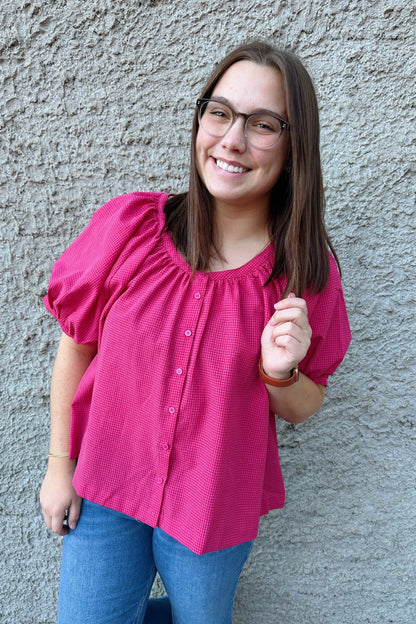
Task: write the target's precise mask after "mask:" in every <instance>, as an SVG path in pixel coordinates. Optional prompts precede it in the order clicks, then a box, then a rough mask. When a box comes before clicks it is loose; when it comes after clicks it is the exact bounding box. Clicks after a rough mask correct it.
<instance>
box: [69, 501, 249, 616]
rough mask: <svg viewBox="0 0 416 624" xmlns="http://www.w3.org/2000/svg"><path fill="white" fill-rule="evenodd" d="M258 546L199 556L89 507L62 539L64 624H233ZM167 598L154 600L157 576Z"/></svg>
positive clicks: (132, 521)
mask: <svg viewBox="0 0 416 624" xmlns="http://www.w3.org/2000/svg"><path fill="white" fill-rule="evenodd" d="M252 545H253V542H245V543H243V544H240V545H238V546H233V547H231V548H225V549H223V550H219V551H217V552H212V553H207V554H205V555H196V554H195V553H193V552H192V551H191V550H189V548H186V547H185V546H183V545H182V544H180V543H179V542H178V541H177V540H175V539H173V538H172V537H170V536H169V535H167V533H165V532H164V531H162V530H161V529H153V528H152V527H149V526H148V525H146V524H143V523H142V522H138V521H137V520H135V519H134V518H130V517H129V516H126V515H124V514H121V513H119V512H116V511H113V510H111V509H107V508H106V507H101V506H100V505H96V504H95V503H91V502H90V501H87V500H84V501H83V503H82V510H81V516H80V519H79V522H78V525H77V528H76V529H74V530H73V531H70V532H69V534H68V535H66V536H65V537H64V547H63V554H62V569H61V584H60V591H59V619H58V622H59V624H231V621H232V609H233V602H234V596H235V591H236V588H237V583H238V579H239V577H240V574H241V571H242V569H243V566H244V563H245V562H246V560H247V558H248V556H249V554H250V551H251V548H252ZM156 570H157V571H158V572H159V574H160V577H161V578H162V581H163V584H164V586H165V589H166V591H167V593H168V598H161V599H154V600H149V594H150V590H151V588H152V584H153V580H154V578H155V575H156Z"/></svg>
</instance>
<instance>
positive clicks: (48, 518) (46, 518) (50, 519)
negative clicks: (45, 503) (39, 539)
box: [42, 509, 52, 530]
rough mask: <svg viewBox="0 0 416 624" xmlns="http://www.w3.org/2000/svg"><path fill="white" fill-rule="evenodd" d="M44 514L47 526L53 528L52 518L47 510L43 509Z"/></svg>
mask: <svg viewBox="0 0 416 624" xmlns="http://www.w3.org/2000/svg"><path fill="white" fill-rule="evenodd" d="M42 515H43V519H44V520H45V524H46V526H47V528H48V529H49V530H51V529H52V518H51V516H50V515H49V514H47V513H46V511H43V509H42Z"/></svg>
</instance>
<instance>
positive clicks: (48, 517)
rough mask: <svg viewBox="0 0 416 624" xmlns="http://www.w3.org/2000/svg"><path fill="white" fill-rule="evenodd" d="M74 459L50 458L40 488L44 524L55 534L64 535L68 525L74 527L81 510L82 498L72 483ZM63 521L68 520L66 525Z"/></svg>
mask: <svg viewBox="0 0 416 624" xmlns="http://www.w3.org/2000/svg"><path fill="white" fill-rule="evenodd" d="M74 469H75V461H74V460H70V459H67V458H61V457H59V458H50V459H49V466H48V470H47V472H46V475H45V478H44V480H43V484H42V487H41V490H40V504H41V507H42V513H43V517H44V519H45V523H46V526H47V527H48V529H51V530H52V531H53V532H54V533H56V534H57V535H66V534H67V533H68V526H69V528H70V529H75V527H76V526H77V522H78V518H79V514H80V511H81V503H82V498H81V497H80V496H78V494H77V493H76V491H75V490H74V487H73V485H72V477H73V475H74ZM64 521H67V522H68V526H67V525H66V523H65V524H64Z"/></svg>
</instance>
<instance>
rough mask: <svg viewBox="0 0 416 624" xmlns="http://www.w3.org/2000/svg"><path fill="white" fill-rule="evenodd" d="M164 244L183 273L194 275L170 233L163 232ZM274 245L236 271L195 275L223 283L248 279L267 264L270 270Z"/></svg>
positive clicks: (198, 273)
mask: <svg viewBox="0 0 416 624" xmlns="http://www.w3.org/2000/svg"><path fill="white" fill-rule="evenodd" d="M163 242H164V246H165V249H166V250H167V252H168V253H169V255H170V257H171V259H172V261H173V262H174V263H175V264H176V265H177V266H178V267H179V268H181V269H182V270H183V271H185V272H186V273H188V274H192V268H191V266H190V265H189V264H188V263H187V261H186V260H185V259H184V258H183V257H182V256H181V254H180V253H179V251H178V250H177V249H176V247H175V245H174V244H173V241H172V237H171V235H170V232H168V231H166V230H165V231H164V232H163ZM273 255H274V253H273V243H272V242H270V243H269V244H268V245H266V247H265V248H264V249H263V250H262V251H261V252H260V253H259V254H257V256H254V258H252V259H251V260H249V261H248V262H246V264H243V265H242V266H240V267H238V268H236V269H225V270H223V271H207V272H204V271H195V275H197V276H198V277H201V278H204V279H208V280H212V281H221V280H228V279H235V278H239V277H246V276H248V275H252V274H253V273H255V272H256V270H257V269H259V268H260V267H263V266H265V265H266V264H269V265H270V270H271V267H272V264H273Z"/></svg>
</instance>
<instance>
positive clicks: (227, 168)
mask: <svg viewBox="0 0 416 624" xmlns="http://www.w3.org/2000/svg"><path fill="white" fill-rule="evenodd" d="M215 164H216V165H217V167H219V168H220V169H223V170H224V171H228V172H229V173H245V172H246V171H249V169H246V168H245V167H236V166H235V165H229V164H228V163H226V162H224V161H223V160H219V159H215Z"/></svg>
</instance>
